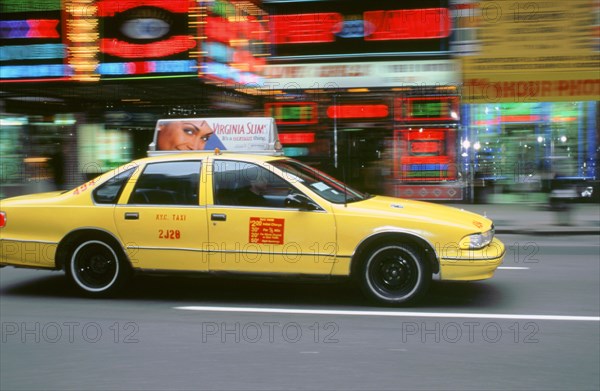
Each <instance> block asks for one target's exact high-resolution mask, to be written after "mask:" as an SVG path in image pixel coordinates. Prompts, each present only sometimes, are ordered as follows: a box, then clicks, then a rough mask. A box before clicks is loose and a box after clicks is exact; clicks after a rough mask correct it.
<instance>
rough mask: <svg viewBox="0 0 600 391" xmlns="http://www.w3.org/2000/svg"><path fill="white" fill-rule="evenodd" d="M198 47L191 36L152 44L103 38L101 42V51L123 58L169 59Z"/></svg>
mask: <svg viewBox="0 0 600 391" xmlns="http://www.w3.org/2000/svg"><path fill="white" fill-rule="evenodd" d="M194 46H196V42H195V41H194V40H193V39H192V38H191V37H189V36H174V37H170V38H168V39H165V40H162V41H158V42H152V43H142V44H140V43H129V42H125V41H114V40H112V39H108V38H103V39H101V40H100V51H101V52H103V53H106V54H110V55H112V56H116V57H123V58H156V57H167V56H171V55H173V54H177V53H182V52H185V51H187V50H189V49H191V48H193V47H194Z"/></svg>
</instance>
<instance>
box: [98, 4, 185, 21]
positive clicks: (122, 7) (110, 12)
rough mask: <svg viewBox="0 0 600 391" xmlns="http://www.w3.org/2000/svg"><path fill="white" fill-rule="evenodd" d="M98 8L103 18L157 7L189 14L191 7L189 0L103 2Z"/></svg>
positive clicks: (99, 14)
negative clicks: (132, 10)
mask: <svg viewBox="0 0 600 391" xmlns="http://www.w3.org/2000/svg"><path fill="white" fill-rule="evenodd" d="M96 7H98V12H97V15H98V16H101V17H105V16H115V15H116V14H118V13H121V12H125V11H128V10H130V9H134V8H138V7H156V8H162V9H165V10H167V11H169V12H173V13H185V12H188V10H189V7H190V1H189V0H169V1H164V0H125V1H115V0H101V1H98V2H97V3H96Z"/></svg>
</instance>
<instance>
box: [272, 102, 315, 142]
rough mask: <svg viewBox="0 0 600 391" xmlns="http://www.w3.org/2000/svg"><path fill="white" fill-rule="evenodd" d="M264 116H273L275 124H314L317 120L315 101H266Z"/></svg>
mask: <svg viewBox="0 0 600 391" xmlns="http://www.w3.org/2000/svg"><path fill="white" fill-rule="evenodd" d="M265 116H267V117H273V118H275V122H276V123H277V124H285V125H308V124H316V123H317V122H318V117H317V104H316V103H315V102H275V103H267V104H265ZM282 142H283V141H282Z"/></svg>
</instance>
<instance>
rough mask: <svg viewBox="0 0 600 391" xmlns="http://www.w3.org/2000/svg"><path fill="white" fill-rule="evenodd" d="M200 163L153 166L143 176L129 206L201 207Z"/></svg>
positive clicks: (150, 165)
mask: <svg viewBox="0 0 600 391" xmlns="http://www.w3.org/2000/svg"><path fill="white" fill-rule="evenodd" d="M201 164H202V163H201V162H200V161H182V162H163V163H150V164H148V165H147V166H146V168H145V169H144V172H142V174H141V175H140V177H139V179H138V181H137V183H136V185H135V188H134V190H133V192H132V193H131V196H130V197H129V204H148V205H198V192H199V184H200V169H201Z"/></svg>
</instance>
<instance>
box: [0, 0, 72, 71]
mask: <svg viewBox="0 0 600 391" xmlns="http://www.w3.org/2000/svg"><path fill="white" fill-rule="evenodd" d="M0 8H2V11H3V14H2V17H3V18H2V19H3V20H0V38H1V39H2V40H3V41H4V42H3V46H2V49H1V50H0V61H2V67H0V79H1V80H2V81H3V82H26V81H30V82H37V81H56V80H65V79H68V78H69V77H71V75H72V74H73V69H72V68H71V67H70V66H69V65H67V64H66V62H67V60H66V59H67V56H68V53H67V45H66V44H65V42H64V39H63V30H64V28H65V24H66V23H63V22H61V20H62V13H61V1H59V0H40V1H39V2H37V1H32V0H28V1H15V0H3V1H2V6H1V7H0Z"/></svg>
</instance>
